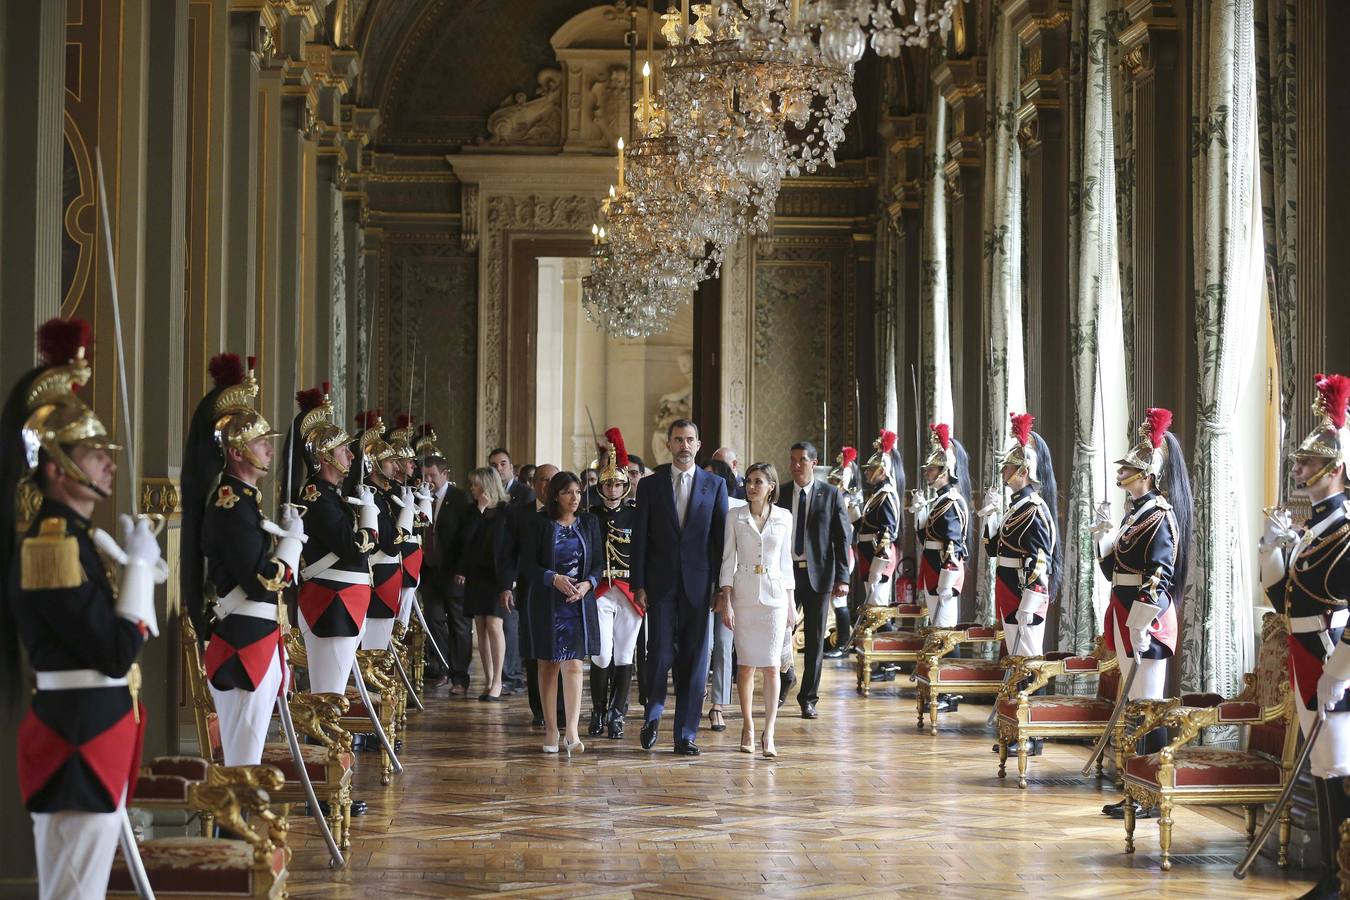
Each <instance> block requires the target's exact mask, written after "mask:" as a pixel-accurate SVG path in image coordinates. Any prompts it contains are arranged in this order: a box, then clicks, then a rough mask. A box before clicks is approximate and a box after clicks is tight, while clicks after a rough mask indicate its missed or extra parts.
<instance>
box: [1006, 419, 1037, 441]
mask: <svg viewBox="0 0 1350 900" xmlns="http://www.w3.org/2000/svg"><path fill="white" fill-rule="evenodd" d="M1010 418H1011V419H1012V434H1013V439H1014V440H1016V441H1017V443H1019V444H1021V445H1022V446H1023V447H1025V446H1026V445H1027V443H1028V442H1030V441H1031V426H1032V425H1035V424H1036V417H1035V416H1033V415H1032V414H1031V413H1012V414H1011V415H1010Z"/></svg>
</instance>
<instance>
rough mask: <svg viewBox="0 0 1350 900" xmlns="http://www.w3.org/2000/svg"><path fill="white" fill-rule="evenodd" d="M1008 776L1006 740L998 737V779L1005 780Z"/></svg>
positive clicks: (1000, 736)
mask: <svg viewBox="0 0 1350 900" xmlns="http://www.w3.org/2000/svg"><path fill="white" fill-rule="evenodd" d="M1007 775H1008V739H1007V738H1005V737H1003V735H999V738H998V777H999V778H1006V777H1007Z"/></svg>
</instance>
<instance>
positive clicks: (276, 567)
mask: <svg viewBox="0 0 1350 900" xmlns="http://www.w3.org/2000/svg"><path fill="white" fill-rule="evenodd" d="M253 369H254V361H253V359H252V358H250V359H249V361H248V371H247V372H245V370H244V367H243V366H242V365H241V364H240V361H239V357H238V356H236V355H235V354H233V353H222V354H220V355H219V356H216V357H215V358H213V359H212V360H211V364H210V373H211V379H212V381H213V382H214V384H215V386H214V387H213V388H212V389H211V391H210V393H208V394H207V395H206V396H205V397H204V398H203V399H202V401H201V403H199V404H198V405H197V411H196V412H195V413H194V414H193V416H192V422H191V424H190V425H189V427H188V434H187V442H186V445H185V447H184V454H183V472H182V492H183V493H182V497H183V530H182V544H181V546H182V550H181V554H180V561H179V567H180V568H179V581H180V584H181V590H182V596H183V603H184V606H186V607H187V610H188V612H189V613H190V614H191V615H192V618H193V621H194V622H195V623H196V624H197V628H198V631H197V633H198V634H199V635H201V636H203V637H205V636H206V635H207V634H210V639H209V642H208V643H207V646H206V654H205V663H206V679H207V684H208V686H209V688H210V690H211V697H212V700H213V701H214V703H215V708H216V717H217V720H218V722H219V724H220V746H221V753H222V755H223V758H224V763H225V765H227V766H245V765H257V764H258V763H260V762H262V750H263V744H264V743H266V741H267V730H268V726H269V725H270V724H271V721H272V711H273V709H274V708H275V706H276V698H277V695H278V694H279V693H281V692H282V691H284V689H285V688H284V683H285V678H286V673H285V671H284V663H283V661H282V656H281V648H280V641H281V631H280V626H279V622H280V620H279V619H278V616H279V615H284V614H285V607H284V606H278V603H277V599H278V597H279V596H280V592H281V591H282V590H284V589H285V588H287V587H289V586H290V585H291V584H292V583H294V581H295V578H296V574H297V572H298V571H299V563H300V551H301V548H302V547H303V545H304V542H305V528H304V525H303V523H302V522H301V519H300V516H299V515H297V514H296V511H295V509H294V508H293V507H292V506H290V505H289V504H287V505H284V506H283V507H282V513H281V524H280V525H277V524H276V523H274V522H271V521H269V520H268V519H267V517H266V516H265V515H263V511H262V493H261V492H260V491H259V490H258V480H259V479H260V478H262V477H263V476H264V475H266V474H267V473H268V471H270V469H271V467H272V456H273V448H272V439H273V438H274V437H276V435H277V432H275V431H273V430H272V426H271V425H270V424H268V422H267V419H265V418H264V417H263V416H262V415H261V414H260V413H259V412H258V411H257V410H255V409H254V408H253V403H254V401H255V399H256V398H257V396H258V382H257V380H256V378H255V376H254V372H253ZM274 537H275V538H276V540H275V541H274V540H273V538H274ZM209 600H214V613H215V620H214V623H212V624H211V627H210V628H207V627H206V626H207V625H208V622H207V618H206V616H207V613H208V601H209Z"/></svg>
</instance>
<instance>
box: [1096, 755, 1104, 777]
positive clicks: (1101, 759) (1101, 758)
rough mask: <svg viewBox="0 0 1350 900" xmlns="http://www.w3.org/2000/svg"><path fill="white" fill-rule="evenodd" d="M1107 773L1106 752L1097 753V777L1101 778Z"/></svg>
mask: <svg viewBox="0 0 1350 900" xmlns="http://www.w3.org/2000/svg"><path fill="white" fill-rule="evenodd" d="M1105 775H1106V754H1105V753H1098V754H1097V778H1098V779H1101V778H1103V777H1105Z"/></svg>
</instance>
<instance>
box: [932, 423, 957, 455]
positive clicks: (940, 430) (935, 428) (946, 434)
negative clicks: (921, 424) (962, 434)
mask: <svg viewBox="0 0 1350 900" xmlns="http://www.w3.org/2000/svg"><path fill="white" fill-rule="evenodd" d="M928 429H929V430H930V431H932V432H933V436H934V437H936V438H937V442H938V446H939V447H941V448H942V450H943V452H946V451H948V450H950V449H952V426H950V425H948V424H947V423H946V422H938V423H937V424H935V425H929V426H928Z"/></svg>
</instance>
